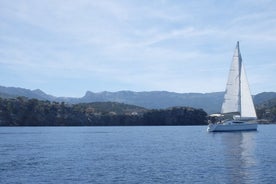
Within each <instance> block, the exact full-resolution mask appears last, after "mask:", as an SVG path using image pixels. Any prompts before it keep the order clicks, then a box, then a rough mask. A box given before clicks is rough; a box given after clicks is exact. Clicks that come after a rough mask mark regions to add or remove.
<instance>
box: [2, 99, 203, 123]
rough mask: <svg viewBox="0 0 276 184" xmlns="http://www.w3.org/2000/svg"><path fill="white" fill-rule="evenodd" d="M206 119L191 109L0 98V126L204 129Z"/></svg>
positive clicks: (198, 110)
mask: <svg viewBox="0 0 276 184" xmlns="http://www.w3.org/2000/svg"><path fill="white" fill-rule="evenodd" d="M206 116H207V113H206V112H205V111H203V110H202V109H194V108H191V107H172V108H168V109H145V108H142V107H138V106H134V105H127V104H123V103H117V102H94V103H79V104H66V103H64V102H61V103H59V102H50V101H41V100H37V99H28V98H26V97H17V98H9V99H6V98H0V126H139V125H205V124H207V121H206Z"/></svg>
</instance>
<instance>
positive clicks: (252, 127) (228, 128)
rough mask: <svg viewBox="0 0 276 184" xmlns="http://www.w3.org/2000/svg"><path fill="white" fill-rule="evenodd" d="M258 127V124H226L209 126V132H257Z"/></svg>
mask: <svg viewBox="0 0 276 184" xmlns="http://www.w3.org/2000/svg"><path fill="white" fill-rule="evenodd" d="M257 127H258V124H257V123H247V122H239V123H233V122H226V123H221V124H209V125H208V128H207V131H208V132H232V131H256V130H257Z"/></svg>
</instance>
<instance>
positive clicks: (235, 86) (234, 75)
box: [221, 43, 241, 114]
mask: <svg viewBox="0 0 276 184" xmlns="http://www.w3.org/2000/svg"><path fill="white" fill-rule="evenodd" d="M240 65H241V55H240V50H239V43H237V46H236V49H235V52H234V56H233V61H232V64H231V67H230V71H229V76H228V81H227V85H226V91H225V95H224V102H223V104H222V108H221V113H223V114H224V113H231V112H240V109H241V107H240Z"/></svg>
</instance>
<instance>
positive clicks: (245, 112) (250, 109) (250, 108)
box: [207, 42, 258, 132]
mask: <svg viewBox="0 0 276 184" xmlns="http://www.w3.org/2000/svg"><path fill="white" fill-rule="evenodd" d="M209 118H210V119H209V120H208V121H209V125H208V128H207V131H209V132H224V131H249V130H253V131H254V130H255V131H256V130H257V126H258V124H257V115H256V111H255V107H254V104H253V100H252V96H251V93H250V89H249V84H248V81H247V77H246V73H245V69H244V65H243V63H242V57H241V53H240V47H239V42H237V45H236V49H235V52H234V56H233V60H232V64H231V67H230V71H229V76H228V81H227V85H226V90H225V94H224V101H223V104H222V107H221V114H211V115H210V116H209Z"/></svg>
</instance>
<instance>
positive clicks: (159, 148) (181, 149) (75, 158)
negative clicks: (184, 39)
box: [0, 125, 276, 184]
mask: <svg viewBox="0 0 276 184" xmlns="http://www.w3.org/2000/svg"><path fill="white" fill-rule="evenodd" d="M206 128H207V127H206V126H194V127H187V126H176V127H168V126H163V127H0V180H1V181H0V183H1V184H2V183H28V184H29V183H275V181H276V126H275V125H260V126H259V127H258V129H259V131H258V132H243V133H207V132H206Z"/></svg>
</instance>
